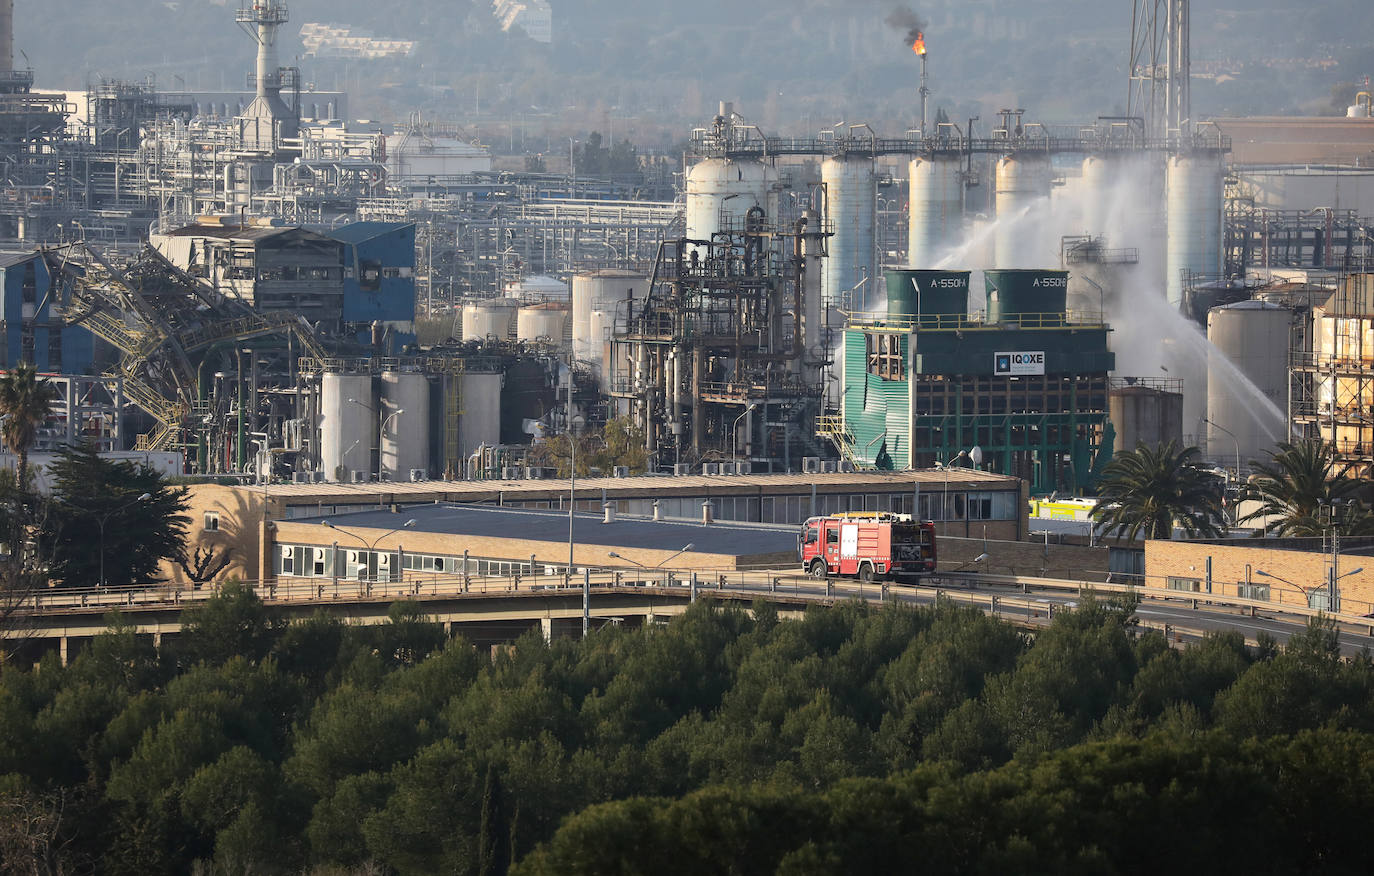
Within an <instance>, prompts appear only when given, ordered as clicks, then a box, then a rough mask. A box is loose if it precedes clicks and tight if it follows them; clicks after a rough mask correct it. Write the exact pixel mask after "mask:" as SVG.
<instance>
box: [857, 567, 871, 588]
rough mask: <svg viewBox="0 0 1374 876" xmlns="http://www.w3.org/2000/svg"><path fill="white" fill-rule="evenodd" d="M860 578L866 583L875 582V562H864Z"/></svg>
mask: <svg viewBox="0 0 1374 876" xmlns="http://www.w3.org/2000/svg"><path fill="white" fill-rule="evenodd" d="M859 580H860V581H862V582H864V583H865V584H871V583H873V564H872V563H864V564H863V565H862V566H860V567H859Z"/></svg>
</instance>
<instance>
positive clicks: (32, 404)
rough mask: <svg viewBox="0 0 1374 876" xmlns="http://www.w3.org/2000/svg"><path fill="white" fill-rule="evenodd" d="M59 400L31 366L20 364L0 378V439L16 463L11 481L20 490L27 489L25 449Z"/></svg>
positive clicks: (27, 466) (26, 451)
mask: <svg viewBox="0 0 1374 876" xmlns="http://www.w3.org/2000/svg"><path fill="white" fill-rule="evenodd" d="M60 397H61V395H60V393H59V392H58V391H57V387H55V386H53V385H52V384H51V383H49V382H48V381H46V380H42V379H41V378H39V376H38V369H36V368H34V366H33V365H32V364H31V363H28V362H20V363H19V364H18V365H16V366H14V368H12V369H10V371H9V373H7V374H5V375H4V376H3V377H0V417H3V418H4V422H3V424H0V440H3V441H4V442H5V446H6V447H7V448H9V450H10V452H11V453H13V454H14V455H15V456H16V457H17V458H18V460H19V465H18V467H17V471H16V473H15V474H16V478H15V479H16V481H17V483H18V486H19V489H20V490H27V489H28V484H29V481H28V477H29V448H30V447H32V446H33V442H34V439H35V438H37V437H38V427H39V426H41V425H43V422H44V421H45V420H46V419H47V418H48V412H49V411H50V410H51V409H52V403H53V402H55V401H57V399H58V398H60Z"/></svg>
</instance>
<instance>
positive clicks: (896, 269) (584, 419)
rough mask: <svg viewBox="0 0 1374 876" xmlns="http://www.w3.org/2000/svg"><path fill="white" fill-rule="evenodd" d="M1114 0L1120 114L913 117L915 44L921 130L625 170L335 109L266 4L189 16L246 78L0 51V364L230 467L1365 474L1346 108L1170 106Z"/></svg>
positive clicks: (1161, 23)
mask: <svg viewBox="0 0 1374 876" xmlns="http://www.w3.org/2000/svg"><path fill="white" fill-rule="evenodd" d="M1136 5H1137V7H1138V9H1137V12H1140V11H1141V10H1144V9H1147V8H1148V9H1149V10H1151V14H1150V15H1137V16H1136V19H1135V31H1134V33H1133V35H1132V49H1131V52H1132V56H1131V71H1132V75H1131V78H1130V81H1129V82H1128V83H1123V84H1125V85H1128V87H1129V93H1130V103H1129V105H1128V108H1127V112H1126V114H1125V115H1122V116H1103V117H1099V118H1096V119H1092V120H1088V121H1086V122H1080V123H1071V124H1069V123H1059V124H1050V123H1047V122H1040V121H1037V120H1036V119H1035V118H1034V114H1033V112H1032V111H1027V110H1025V109H1021V108H1008V109H1004V110H1002V111H1001V112H999V113H998V114H997V115H996V116H995V118H992V119H991V120H990V121H989V122H987V123H979V122H978V120H976V119H969V120H968V121H967V122H966V123H963V124H958V123H954V122H951V121H948V120H946V117H945V116H944V115H943V114H940V113H937V114H936V115H935V117H934V120H931V118H930V116H929V114H928V111H927V103H928V100H929V98H930V95H931V89H930V80H929V74H930V66H931V64H932V63H933V62H932V61H931V55H929V54H927V51H926V48H927V39H926V37H925V35H924V34H917V35H916V41H915V43H914V44H913V46H912V48H913V49H914V50H915V53H916V56H917V57H918V60H919V68H917V67H916V65H913V79H914V78H915V77H916V76H919V82H920V88H919V91H918V92H916V93H917V94H918V95H919V101H920V108H921V112H920V123H919V125H918V126H917V127H914V128H912V129H911V130H906V131H894V132H888V131H884V130H882V129H883V127H884V126H883V125H882V124H880V123H879V122H878V121H877V120H874V122H873V123H872V124H869V123H853V124H848V123H847V124H842V125H837V126H835V127H832V128H827V129H825V130H823V131H821V132H819V133H817V134H815V135H814V136H803V137H780V136H776V135H772V134H769V133H767V132H765V131H763V130H762V129H761V128H760V127H759V126H758V125H756V124H753V123H751V122H750V120H749V119H748V118H747V117H746V116H745V115H744V114H743V113H742V112H740V111H738V110H737V109H736V108H735V106H734V105H733V104H731V103H726V102H723V103H721V105H720V107H719V111H718V112H717V113H716V114H715V115H714V117H713V118H711V119H709V120H707V121H705V122H704V123H703V124H701V125H700V126H698V127H696V128H694V129H692V130H691V131H690V133H689V135H688V138H687V143H688V147H687V152H686V154H685V155H684V156H682V158H683V163H682V165H681V173H680V174H679V175H677V176H676V177H674V176H673V175H672V174H671V173H669V174H667V175H666V176H665V175H663V174H662V173H649V174H646V175H645V176H644V179H643V180H642V181H641V182H640V183H637V184H634V185H631V184H627V183H623V182H616V181H615V180H612V179H600V178H596V177H588V176H587V175H585V174H583V175H579V174H578V172H577V168H576V166H571V167H570V168H569V173H568V174H566V175H565V174H551V173H544V172H542V171H541V172H534V171H530V170H526V171H510V170H500V171H498V170H494V169H493V161H492V155H491V154H490V152H489V150H487V149H486V148H485V147H484V146H483V145H482V144H480V143H476V142H472V141H470V140H469V139H465V137H464V135H463V134H462V133H461V131H460V130H459V129H458V128H456V127H455V126H452V125H448V124H445V123H438V122H434V121H427V120H424V119H421V118H420V117H419V116H418V115H413V114H412V115H411V116H409V117H408V118H407V119H406V120H405V121H404V123H399V124H395V125H392V126H381V125H378V124H377V123H372V122H355V121H350V120H349V119H348V110H347V106H348V101H347V94H345V93H342V92H327V93H326V92H320V91H317V90H314V89H313V86H311V85H310V83H308V82H306V81H304V80H303V78H302V76H301V74H300V71H299V70H296V69H295V68H292V67H287V66H282V65H281V63H280V59H279V57H278V50H277V44H278V37H279V35H280V33H281V28H282V26H283V25H285V24H286V23H287V21H288V11H287V8H286V5H285V3H283V2H280V0H256V2H252V3H251V4H249V3H245V5H243V6H241V7H239V8H238V9H236V10H231V13H232V14H229V15H226V21H225V24H226V27H229V26H233V25H237V26H238V27H240V28H241V29H242V30H243V31H244V32H245V34H246V35H247V36H248V38H249V40H251V42H252V45H253V48H254V52H255V60H254V65H253V72H252V73H251V74H249V76H248V78H247V83H248V85H249V91H247V92H244V93H242V94H239V93H234V92H225V91H220V92H214V93H210V92H205V93H198V92H190V91H179V92H163V91H159V90H158V89H157V88H156V86H155V85H154V84H153V83H152V82H151V81H149V82H144V83H127V82H118V81H112V80H99V81H97V82H94V83H93V84H92V85H91V86H90V88H89V89H88V90H87V92H86V93H84V94H70V93H63V94H46V93H41V92H38V91H35V90H33V85H34V83H33V81H32V75H31V74H30V73H28V71H23V70H19V71H10V72H8V73H0V110H2V111H0V122H3V123H4V127H3V130H0V149H3V150H4V151H5V153H6V161H7V167H8V168H9V170H8V181H7V184H6V186H5V187H4V189H3V191H0V237H3V238H4V239H5V243H4V246H5V248H6V250H7V253H6V254H5V255H4V257H3V260H2V261H0V275H2V276H3V283H0V288H3V291H4V296H5V303H4V307H5V320H4V323H3V330H4V344H3V348H0V358H2V359H3V363H2V364H4V365H9V364H12V363H15V362H19V361H31V362H34V363H35V364H36V365H37V366H38V367H39V368H40V369H42V370H44V371H45V372H47V373H51V374H54V375H61V376H62V379H64V380H67V381H70V382H71V383H72V385H73V386H79V387H82V388H83V389H82V390H81V391H80V392H75V393H73V392H69V393H67V398H66V400H65V401H64V402H63V403H62V404H61V405H59V410H57V411H55V413H54V425H53V426H52V427H51V428H50V429H49V431H50V432H51V433H52V434H54V435H57V434H71V435H76V434H82V435H97V436H99V438H100V441H101V442H103V445H102V446H106V447H107V449H109V450H110V451H112V452H113V451H134V450H137V451H139V452H144V453H162V454H170V455H171V458H173V459H174V460H175V461H176V465H177V466H178V467H179V469H180V470H181V471H182V472H184V473H185V474H187V475H194V476H207V477H209V476H217V477H218V476H229V477H234V478H238V479H241V480H252V481H254V482H257V483H264V482H296V483H317V482H329V483H349V484H355V483H367V482H372V481H390V482H400V481H412V482H413V481H425V480H430V479H473V480H503V481H509V480H511V479H513V478H517V477H518V478H525V479H541V478H548V477H552V476H555V475H560V474H567V473H568V470H569V469H571V468H572V466H573V461H572V460H571V459H566V458H563V457H560V456H559V455H558V453H557V452H555V451H553V450H551V449H550V448H551V447H552V445H551V444H549V442H550V440H551V439H553V438H556V437H557V436H559V435H560V434H562V433H565V432H571V433H576V434H580V435H583V436H584V437H585V436H593V437H592V438H590V439H586V440H593V441H594V440H596V439H595V436H597V435H598V434H599V433H600V430H601V429H602V427H603V426H604V425H605V424H607V423H608V422H611V421H613V420H614V421H616V422H617V423H619V424H622V425H621V426H618V427H617V428H623V429H626V430H628V432H627V434H630V435H632V436H633V440H634V441H635V442H637V443H638V444H639V445H642V454H641V457H642V459H643V462H642V463H636V464H635V468H636V470H637V471H640V472H648V473H661V474H664V475H676V476H679V477H683V476H687V475H690V474H705V475H733V476H747V475H749V474H750V473H755V474H758V473H767V472H779V473H785V472H803V473H821V472H826V471H831V472H846V471H853V470H856V469H877V470H895V471H901V470H908V469H928V468H931V467H946V466H954V467H975V468H980V469H983V470H985V471H987V472H991V473H997V474H1001V475H1007V476H1012V477H1016V478H1020V479H1023V480H1024V481H1026V482H1027V483H1028V484H1029V489H1030V491H1031V492H1032V493H1034V494H1048V493H1053V492H1058V493H1061V494H1063V493H1084V492H1091V491H1092V489H1093V487H1094V484H1095V481H1096V479H1097V477H1098V475H1099V474H1100V472H1101V471H1102V469H1103V468H1104V467H1105V465H1106V464H1107V462H1109V461H1110V459H1111V456H1112V454H1113V453H1114V452H1117V451H1120V450H1123V449H1129V448H1132V447H1134V446H1135V445H1136V443H1137V442H1138V441H1146V442H1151V443H1153V442H1156V441H1162V440H1169V439H1178V440H1181V441H1183V442H1184V443H1196V444H1199V445H1200V446H1202V447H1203V449H1204V451H1205V454H1206V455H1207V457H1208V458H1210V459H1211V460H1212V461H1213V462H1214V463H1216V464H1217V465H1218V466H1220V467H1222V468H1226V469H1228V470H1232V471H1234V472H1235V474H1237V475H1240V474H1243V473H1244V471H1245V470H1246V469H1247V468H1248V466H1249V464H1250V460H1252V459H1256V458H1263V456H1264V454H1265V453H1266V452H1267V451H1269V450H1271V449H1272V448H1273V447H1274V446H1275V443H1276V442H1278V441H1281V440H1284V439H1285V438H1287V437H1289V436H1292V435H1320V436H1322V437H1324V438H1326V439H1327V440H1329V441H1331V442H1332V443H1334V444H1335V446H1336V448H1337V450H1338V453H1339V454H1340V458H1341V459H1342V460H1343V461H1349V462H1352V463H1357V464H1359V465H1360V466H1361V467H1362V468H1361V470H1362V471H1366V472H1368V471H1370V466H1371V463H1374V423H1371V422H1370V420H1369V417H1368V413H1367V411H1368V410H1369V409H1370V405H1371V402H1374V389H1371V383H1370V377H1369V372H1370V367H1371V356H1374V352H1371V351H1374V341H1371V340H1370V330H1371V329H1370V326H1371V325H1374V298H1372V295H1374V293H1371V288H1372V287H1371V283H1374V280H1371V277H1374V273H1371V270H1370V255H1371V253H1370V247H1371V246H1374V241H1371V238H1370V236H1369V234H1368V233H1367V232H1366V231H1365V228H1367V227H1368V226H1369V225H1370V224H1371V223H1370V221H1369V220H1367V219H1365V218H1364V217H1367V216H1371V215H1374V177H1371V176H1370V171H1369V169H1368V159H1369V158H1370V156H1371V155H1374V116H1372V115H1371V109H1370V105H1371V101H1370V98H1369V96H1368V94H1364V93H1362V94H1361V95H1360V96H1358V97H1357V98H1356V101H1355V104H1354V105H1352V106H1351V107H1350V109H1349V111H1348V113H1347V115H1346V116H1345V117H1344V118H1340V119H1331V120H1326V122H1324V123H1323V124H1316V125H1313V126H1311V130H1312V131H1317V132H1318V133H1320V131H1322V130H1325V131H1327V132H1328V134H1329V135H1330V136H1329V137H1326V139H1322V137H1321V136H1317V135H1314V136H1313V137H1311V138H1308V139H1307V140H1304V139H1302V138H1293V137H1289V136H1288V135H1287V134H1285V133H1284V132H1286V131H1289V130H1290V128H1291V125H1284V124H1280V123H1279V122H1277V121H1274V120H1270V121H1267V122H1266V121H1265V120H1253V119H1251V120H1245V119H1218V120H1210V121H1198V120H1195V118H1194V115H1193V112H1192V109H1191V106H1190V102H1189V90H1188V78H1189V59H1188V47H1187V41H1188V20H1187V18H1188V17H1187V8H1188V4H1187V2H1184V0H1176V2H1171V3H1167V4H1162V3H1160V2H1155V0H1138V2H1137V4H1136ZM1165 7H1167V9H1165ZM10 25H11V21H10V19H9V18H7V17H4V16H0V30H3V33H0V43H3V49H4V51H0V62H4V61H6V60H8V62H9V63H8V66H10V67H13V66H14V64H13V52H12V48H11V44H12V36H11V31H12V28H11V27H10ZM246 59H247V52H245V60H246ZM1238 136H1243V137H1244V146H1243V148H1241V147H1233V142H1234V138H1236V137H1238ZM1266 143H1267V144H1268V145H1267V146H1266V145H1264V144H1266ZM1323 144H1325V145H1323ZM572 145H573V144H572V143H571V142H570V143H569V150H570V162H571V150H572ZM1261 147H1263V148H1261ZM74 423H75V424H81V425H80V426H79V427H78V428H75V429H74V428H73V427H72V426H71V425H70V424H74ZM59 424H68V425H63V426H62V428H61V429H59V428H57V426H58V425H59ZM611 467H612V468H616V469H617V471H616V472H610V471H602V472H596V474H602V475H611V474H613V473H628V472H629V469H630V466H629V465H625V466H624V468H625V469H626V471H625V472H620V471H618V469H619V468H621V466H620V464H619V463H616V464H615V465H613V466H611ZM588 473H590V472H586V471H578V472H577V474H588Z"/></svg>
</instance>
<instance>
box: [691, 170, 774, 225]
mask: <svg viewBox="0 0 1374 876" xmlns="http://www.w3.org/2000/svg"><path fill="white" fill-rule="evenodd" d="M777 184H778V172H777V171H776V170H774V169H773V168H772V167H770V166H768V165H766V164H764V163H763V162H761V161H755V160H753V159H739V160H735V159H731V158H707V159H706V160H705V161H700V162H698V163H696V164H694V165H692V167H691V169H690V170H688V171H687V209H686V212H687V215H686V221H687V239H688V240H693V241H709V240H710V239H711V235H713V234H715V233H717V232H719V231H724V230H726V229H731V228H733V229H741V228H743V227H744V224H745V217H746V216H748V215H749V211H750V210H754V209H758V210H762V211H763V215H764V217H765V218H776V217H777V214H778V209H777V206H778V194H777Z"/></svg>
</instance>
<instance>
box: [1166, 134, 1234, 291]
mask: <svg viewBox="0 0 1374 876" xmlns="http://www.w3.org/2000/svg"><path fill="white" fill-rule="evenodd" d="M1164 199H1165V210H1166V211H1167V214H1168V225H1169V231H1168V243H1167V246H1166V250H1167V253H1166V256H1165V264H1164V269H1165V278H1164V282H1165V294H1166V295H1167V296H1168V299H1169V304H1171V305H1173V306H1174V307H1182V306H1183V303H1184V302H1183V290H1184V286H1185V278H1186V277H1196V278H1198V279H1200V280H1202V281H1204V282H1212V281H1215V280H1220V279H1223V278H1222V276H1221V273H1222V270H1221V211H1222V162H1221V157H1220V156H1219V155H1218V154H1217V153H1215V152H1208V151H1198V152H1195V153H1194V152H1189V153H1180V154H1177V155H1172V156H1170V157H1169V160H1168V162H1167V164H1166V165H1165V173H1164Z"/></svg>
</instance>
